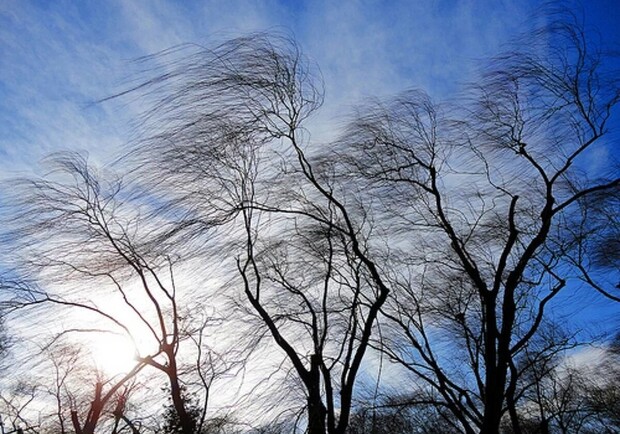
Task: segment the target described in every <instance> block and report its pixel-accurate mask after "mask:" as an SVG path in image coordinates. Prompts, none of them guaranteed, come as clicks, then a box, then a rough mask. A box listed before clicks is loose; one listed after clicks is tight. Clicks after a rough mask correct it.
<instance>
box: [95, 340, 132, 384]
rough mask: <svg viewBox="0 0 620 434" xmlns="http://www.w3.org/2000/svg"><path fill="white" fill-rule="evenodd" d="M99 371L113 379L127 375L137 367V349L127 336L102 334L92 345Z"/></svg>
mask: <svg viewBox="0 0 620 434" xmlns="http://www.w3.org/2000/svg"><path fill="white" fill-rule="evenodd" d="M89 346H90V350H91V354H92V357H93V359H94V363H95V365H96V366H97V369H98V370H100V371H102V372H104V373H105V374H107V375H109V376H111V377H113V376H117V375H123V374H127V373H128V372H129V371H131V369H132V368H133V367H134V366H135V365H136V363H137V361H136V357H135V356H136V347H135V346H134V344H133V343H132V342H131V340H130V339H129V338H127V337H125V336H122V335H118V334H115V333H100V334H98V335H97V337H95V338H93V339H92V341H91V343H90V345H89Z"/></svg>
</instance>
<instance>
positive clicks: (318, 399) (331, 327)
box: [131, 34, 388, 433]
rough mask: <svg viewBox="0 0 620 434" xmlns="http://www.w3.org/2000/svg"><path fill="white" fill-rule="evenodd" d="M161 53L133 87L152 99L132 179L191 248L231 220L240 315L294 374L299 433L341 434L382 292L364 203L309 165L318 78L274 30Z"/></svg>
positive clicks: (319, 100) (230, 242)
mask: <svg viewBox="0 0 620 434" xmlns="http://www.w3.org/2000/svg"><path fill="white" fill-rule="evenodd" d="M167 56H170V57H167ZM162 59H163V63H165V66H164V68H165V73H164V74H162V75H160V76H158V77H157V78H154V79H150V80H149V81H147V82H146V83H144V84H143V85H142V86H139V87H138V88H136V89H134V91H142V92H143V93H144V94H145V95H146V97H147V98H150V97H151V96H152V95H156V98H158V99H157V104H156V105H155V107H154V109H153V110H152V111H149V112H147V113H146V115H145V117H144V125H146V128H145V129H146V131H147V132H148V134H147V136H146V138H145V139H144V142H143V143H141V145H140V146H139V147H138V149H137V150H136V151H135V152H134V153H133V155H132V156H131V157H132V158H133V160H134V162H135V161H137V162H138V166H139V167H141V169H142V170H140V171H139V172H138V176H139V178H140V180H141V182H142V183H144V184H146V185H150V186H155V187H156V188H155V189H154V190H155V191H158V193H159V194H160V195H161V196H162V197H164V198H165V200H162V203H163V205H162V206H161V208H160V210H159V212H160V213H162V214H164V215H174V218H175V219H176V221H177V229H176V230H174V231H172V232H171V233H170V234H169V235H170V238H169V239H170V240H174V242H176V243H178V242H181V243H187V244H198V245H199V246H200V244H201V241H200V240H206V239H208V238H209V235H208V234H207V235H206V236H205V231H209V230H210V229H211V228H212V227H213V226H214V225H221V224H224V223H229V224H230V227H232V229H231V230H230V233H229V234H228V238H227V243H228V245H229V247H228V248H227V249H225V252H226V254H227V255H229V256H232V257H235V258H236V267H237V272H238V274H239V275H240V277H241V280H240V282H238V283H240V284H241V288H242V290H243V293H244V294H245V298H246V303H245V305H246V306H249V307H250V309H249V311H248V314H250V315H251V316H253V317H254V318H256V319H258V320H259V323H262V327H263V328H264V330H266V331H267V332H268V334H269V336H270V337H271V338H272V339H273V341H274V342H275V343H276V344H277V346H279V347H280V349H281V350H282V351H283V352H284V354H285V357H286V358H287V359H288V363H289V364H290V365H289V366H291V367H292V372H294V376H295V377H296V378H297V379H298V380H299V382H300V383H301V385H302V387H303V389H304V391H305V394H306V407H307V424H308V429H309V432H311V433H325V432H329V433H344V431H345V429H346V426H347V423H348V418H349V414H350V410H351V403H352V398H353V389H354V385H355V380H356V377H357V375H358V373H359V371H360V366H361V363H362V359H363V357H364V354H365V352H366V350H367V348H368V343H369V338H370V335H371V333H372V330H373V327H374V324H375V320H376V318H377V315H378V312H379V308H380V306H381V305H382V304H383V303H384V302H385V300H386V298H387V294H388V288H387V286H386V285H385V284H384V283H383V280H382V277H381V275H380V273H379V270H378V265H377V264H376V263H375V260H374V259H372V258H371V256H370V255H369V252H368V246H367V244H366V242H367V238H368V233H369V232H370V230H371V228H372V223H371V222H369V221H367V219H366V215H365V214H364V212H363V211H364V210H363V207H361V206H359V204H357V203H355V202H354V201H349V200H348V199H347V197H346V188H344V186H338V185H336V184H335V183H334V182H333V181H334V177H333V176H332V175H330V172H329V168H328V167H325V168H319V167H315V166H314V163H313V162H312V161H311V158H312V157H311V155H310V154H311V153H312V152H311V150H310V148H308V143H307V141H306V139H307V135H306V130H305V129H304V121H305V120H306V119H307V118H308V117H310V115H311V114H312V113H313V112H314V111H315V110H316V109H318V108H319V106H320V105H321V104H322V89H321V86H320V77H319V76H318V73H316V72H315V71H314V69H313V68H312V67H311V65H309V64H308V62H307V60H306V59H305V58H304V57H303V56H302V55H301V53H300V51H299V49H298V47H297V46H296V45H295V43H294V42H293V41H292V40H290V39H288V38H285V37H280V36H277V35H275V36H274V35H271V36H270V35H264V34H256V35H251V36H249V37H245V38H240V39H235V40H232V41H229V42H227V43H225V44H223V45H221V46H219V47H216V48H215V49H213V50H210V49H205V48H202V47H191V46H190V47H181V48H179V49H177V50H173V51H171V52H167V53H163V55H159V56H157V57H156V60H157V61H159V62H160V63H162ZM308 152H310V154H308ZM228 286H230V285H228Z"/></svg>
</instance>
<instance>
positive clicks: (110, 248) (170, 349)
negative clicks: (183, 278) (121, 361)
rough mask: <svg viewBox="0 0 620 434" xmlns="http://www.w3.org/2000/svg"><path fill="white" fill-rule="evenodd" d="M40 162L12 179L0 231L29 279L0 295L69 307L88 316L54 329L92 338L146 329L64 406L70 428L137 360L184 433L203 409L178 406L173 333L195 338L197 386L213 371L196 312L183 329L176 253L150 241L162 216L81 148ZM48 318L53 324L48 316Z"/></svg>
mask: <svg viewBox="0 0 620 434" xmlns="http://www.w3.org/2000/svg"><path fill="white" fill-rule="evenodd" d="M49 163H50V166H51V168H52V170H51V172H50V173H49V174H48V176H47V177H46V178H41V179H24V180H17V181H13V183H12V188H13V189H14V190H13V192H14V193H15V194H14V195H13V199H14V202H13V203H12V209H13V210H16V211H15V214H14V215H13V217H12V218H11V220H10V221H9V225H10V231H7V233H6V234H5V239H6V240H7V242H8V243H10V244H11V245H12V246H13V247H14V248H17V249H19V252H20V253H21V254H20V255H15V257H14V262H13V266H14V267H15V269H16V270H19V271H18V272H19V273H20V274H21V276H22V277H23V278H24V279H28V281H29V283H20V284H18V285H17V284H16V285H13V287H12V288H9V289H11V290H12V293H13V295H14V297H13V299H11V300H7V301H6V302H5V304H6V305H7V306H9V307H10V308H11V309H14V310H15V309H20V311H22V312H23V311H25V310H30V311H31V312H32V311H33V310H34V309H37V308H38V307H41V306H50V305H51V306H56V307H59V308H64V309H65V311H66V312H68V314H69V315H70V312H74V311H80V312H82V313H83V314H84V313H85V314H88V315H89V316H82V317H79V316H78V317H73V319H72V320H73V323H72V324H71V325H69V326H65V327H66V328H65V329H63V330H61V331H60V332H59V334H58V335H57V336H61V335H62V336H65V335H67V334H71V333H76V332H80V331H89V332H91V334H94V335H95V339H96V336H97V335H98V333H104V332H114V333H120V334H123V335H125V336H126V337H128V338H130V339H132V340H133V341H134V343H136V341H135V339H136V335H137V333H140V332H142V333H143V335H146V336H147V338H144V339H147V341H146V349H145V348H142V349H140V348H138V347H137V346H136V355H135V358H136V362H135V366H134V367H133V368H132V369H131V370H130V371H129V372H127V373H126V374H124V375H122V376H121V377H119V378H113V379H112V380H111V381H108V380H103V379H102V380H101V381H97V383H96V385H95V392H94V395H93V396H94V397H93V398H92V399H91V404H90V407H89V410H88V412H86V413H85V416H84V417H85V419H84V420H83V421H81V420H79V416H80V413H79V412H78V411H75V412H72V418H71V420H72V424H73V428H74V430H75V431H76V432H77V433H83V434H91V433H92V432H94V430H95V428H96V426H97V424H98V422H99V420H100V417H101V414H102V412H103V411H104V408H105V407H106V406H107V405H112V404H113V401H114V400H116V398H117V397H118V396H119V393H120V392H121V391H122V390H124V388H125V386H126V385H127V382H128V381H130V380H132V379H133V378H134V377H135V376H136V375H137V374H138V373H139V372H140V371H141V370H142V369H143V368H144V367H146V366H149V367H152V368H155V369H156V370H157V371H159V372H161V373H162V374H164V375H165V377H166V378H167V381H168V386H169V393H170V397H171V400H172V403H173V406H174V411H175V412H176V413H177V415H178V417H179V420H180V421H181V426H182V432H184V433H193V432H194V429H195V425H196V423H202V421H203V420H204V413H203V414H202V416H201V419H200V420H193V419H192V418H191V417H190V415H189V414H188V413H187V409H186V407H185V405H184V402H185V401H184V397H183V388H184V386H183V381H184V379H183V378H181V374H182V373H183V372H185V373H186V367H185V364H186V363H190V364H192V363H193V362H188V361H186V360H184V359H182V358H181V357H180V353H182V352H181V350H180V347H181V344H182V342H185V345H186V346H188V347H191V345H190V342H192V341H191V339H194V345H197V346H198V347H199V349H198V351H199V353H198V358H197V360H196V364H194V365H192V366H194V367H195V368H196V366H197V368H196V369H193V370H192V369H190V370H191V371H192V372H193V374H195V375H197V376H198V377H199V378H200V383H201V385H202V386H201V387H202V389H203V390H205V391H208V389H209V386H210V381H211V380H212V377H210V375H212V374H213V375H214V374H215V371H214V370H212V372H205V370H204V369H205V363H206V362H207V363H208V362H209V360H208V359H205V352H207V349H206V347H205V346H204V345H203V342H202V335H203V333H204V330H205V328H206V326H207V323H206V322H204V321H203V323H204V324H203V325H202V327H199V330H198V332H197V334H193V333H192V332H191V330H190V328H189V327H190V326H191V327H192V328H194V329H195V328H196V324H190V322H189V321H188V320H187V318H188V317H187V315H186V314H187V312H186V310H185V308H184V307H183V306H180V305H179V303H180V300H181V299H182V296H181V295H180V294H179V293H180V291H179V290H178V284H177V281H176V280H175V279H176V276H175V273H174V269H175V258H174V256H172V255H173V254H172V253H171V252H170V251H167V250H166V249H165V247H163V246H161V245H158V244H157V242H156V241H155V240H156V235H157V233H158V230H159V229H160V228H162V227H164V226H165V225H164V223H165V222H162V220H154V219H150V220H149V221H148V224H147V222H145V219H144V218H143V217H142V214H141V213H143V212H144V208H145V207H146V206H147V205H148V204H145V203H142V204H138V203H136V202H132V201H131V198H130V196H129V195H128V193H126V192H125V190H124V188H123V187H124V185H123V181H122V179H120V178H116V177H113V176H112V175H110V176H109V178H108V179H106V178H105V176H104V174H103V173H99V172H97V170H96V169H94V168H93V167H92V166H90V165H89V164H88V163H87V161H86V159H85V158H84V157H83V156H81V155H78V154H62V155H56V156H53V157H51V158H50V161H49ZM158 225H159V226H158ZM25 281H26V280H23V281H22V282H25ZM5 286H6V285H5ZM42 287H46V288H47V289H45V290H43V289H39V288H42ZM94 288H96V289H94ZM194 290H199V288H194ZM196 312H199V311H196ZM39 313H40V312H39ZM22 321H23V319H22ZM102 321H103V322H102ZM49 322H50V324H52V325H53V324H54V321H53V319H52V318H49ZM139 351H142V352H147V353H146V354H144V353H142V354H141V353H140V352H139ZM207 357H211V356H210V355H208V354H207ZM190 368H191V367H190ZM212 369H219V368H215V365H214V366H213V367H212ZM184 377H185V378H188V379H189V377H188V376H187V375H184ZM207 398H208V396H207V395H205V396H204V399H205V402H204V403H203V404H204V408H205V411H206V399H207Z"/></svg>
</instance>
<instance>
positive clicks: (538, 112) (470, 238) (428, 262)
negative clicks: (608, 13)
mask: <svg viewBox="0 0 620 434" xmlns="http://www.w3.org/2000/svg"><path fill="white" fill-rule="evenodd" d="M562 18H563V21H553V22H552V23H551V24H549V25H548V26H546V27H545V28H544V29H542V30H541V31H539V32H537V33H535V34H534V35H533V36H532V38H531V39H527V43H523V41H520V44H522V46H523V47H525V48H521V47H517V49H516V50H515V51H510V52H507V53H506V54H503V55H500V56H497V57H496V58H495V59H493V61H492V62H491V63H490V65H489V66H488V67H487V68H486V69H484V70H483V73H482V76H481V78H480V80H479V81H478V82H477V83H476V84H475V85H473V86H472V88H471V89H470V91H469V92H468V93H467V94H466V95H465V97H464V98H463V99H461V100H459V101H451V104H450V105H440V104H436V103H433V102H432V101H431V99H430V98H429V97H428V96H426V95H425V94H424V93H422V92H418V91H416V92H409V93H405V94H403V95H401V96H400V97H398V98H397V99H396V100H394V101H391V102H388V103H381V102H377V103H374V104H369V106H368V107H366V108H365V109H363V110H361V111H360V113H359V115H358V116H357V118H356V119H355V120H354V122H353V123H352V125H351V126H350V128H349V129H348V130H347V131H346V133H345V134H344V136H343V139H342V143H341V146H340V148H339V154H338V155H339V159H340V161H342V162H343V163H342V164H343V166H344V169H342V170H341V171H340V172H342V173H346V174H348V175H349V177H350V179H352V181H351V182H352V183H354V184H356V185H363V186H365V187H366V188H367V190H366V191H367V192H368V196H367V197H366V199H365V202H366V203H376V204H378V205H377V206H376V209H379V210H380V211H379V215H381V216H382V217H381V218H379V217H375V221H376V222H379V221H380V222H381V228H377V232H378V233H383V234H385V237H386V239H387V240H388V241H386V244H387V245H389V246H390V247H391V251H392V258H393V259H392V261H391V263H390V265H391V267H392V269H393V270H394V272H393V276H394V277H393V278H391V279H389V282H390V286H391V288H392V297H391V299H390V301H389V302H388V304H387V305H386V306H385V308H384V309H383V313H384V315H385V317H386V318H387V319H389V322H388V323H391V327H392V328H393V329H392V333H391V336H392V338H389V339H387V340H386V341H384V342H383V343H381V345H382V346H383V348H384V349H386V351H387V354H389V356H390V357H391V359H392V360H393V361H395V362H397V363H399V364H401V365H402V366H404V367H405V368H406V369H408V370H409V371H410V372H412V373H413V374H415V376H416V377H417V378H418V380H419V381H421V382H422V384H424V385H425V387H426V388H428V389H430V390H432V391H433V392H434V393H436V394H438V395H439V396H440V398H441V399H440V401H439V402H438V405H442V406H445V407H446V408H449V409H450V410H451V411H452V413H453V414H454V416H455V417H456V418H457V419H458V420H459V422H460V424H461V425H462V427H463V429H464V430H465V432H470V433H473V432H482V433H495V432H498V429H499V426H500V421H501V420H502V417H503V415H504V414H505V413H508V414H509V416H510V418H511V420H512V424H513V429H514V432H521V431H520V427H519V422H518V417H517V415H516V410H515V409H516V407H517V403H516V402H515V400H516V399H517V398H518V393H519V389H520V387H521V386H520V384H519V382H520V379H521V378H522V376H523V372H521V370H520V367H519V366H518V364H517V362H518V360H519V359H520V358H522V355H523V354H525V353H526V352H527V351H528V350H533V348H532V342H533V341H534V340H535V337H536V335H537V333H538V332H539V330H540V328H541V324H543V322H544V319H545V318H546V313H547V310H546V308H547V307H548V305H549V304H550V303H551V302H552V300H553V299H555V298H556V296H557V295H558V294H560V293H561V292H562V290H563V289H564V288H565V287H566V286H567V282H570V281H575V280H577V279H583V280H584V281H585V282H587V283H588V284H589V285H590V286H591V287H593V288H594V289H596V290H598V291H599V292H602V293H604V294H607V295H608V296H610V295H611V294H615V292H617V291H616V290H615V289H614V287H613V285H614V284H615V282H613V281H611V280H610V279H609V277H610V276H611V277H612V279H613V278H615V277H617V274H614V273H611V274H608V275H601V274H600V273H599V274H598V275H597V276H596V277H599V278H600V277H602V280H599V281H598V283H596V282H597V280H596V279H595V278H594V274H593V273H588V270H594V268H591V267H592V265H593V261H591V259H592V258H593V257H594V256H593V253H594V251H593V245H594V244H596V240H600V239H601V238H602V237H605V236H608V235H609V233H610V231H611V230H612V229H610V227H609V226H607V223H606V222H608V221H609V220H617V210H616V211H611V212H610V211H609V208H608V209H607V211H608V212H607V213H600V212H599V211H601V210H604V208H605V207H604V206H600V207H595V206H591V203H592V201H594V199H595V198H596V200H601V201H602V202H603V203H605V204H607V206H608V205H609V204H611V203H615V201H617V198H618V194H619V187H620V179H619V178H618V174H617V172H615V169H616V168H617V166H616V165H615V164H617V163H614V160H613V157H611V158H609V160H608V161H597V164H599V167H598V170H596V172H595V173H594V175H593V176H592V175H588V174H587V173H586V170H585V165H586V164H588V163H587V161H588V159H589V158H591V157H592V156H593V155H594V153H595V152H596V149H603V150H604V149H606V146H607V145H606V141H605V135H606V133H607V131H608V121H609V119H610V117H611V116H612V109H613V108H614V107H615V105H616V104H617V102H618V100H619V98H620V92H619V81H618V75H615V74H614V72H613V71H610V70H606V69H605V66H604V64H602V63H601V62H602V61H603V58H602V52H601V51H600V50H599V49H598V48H597V47H594V48H593V47H591V46H589V45H588V39H587V37H586V35H585V33H584V31H583V30H582V28H580V27H579V26H578V25H577V24H575V22H574V21H571V20H574V17H572V16H568V17H566V16H563V17H562ZM567 18H568V20H566V19H567ZM548 44H551V46H552V47H553V48H550V46H549V45H548ZM593 234H599V235H600V236H601V237H597V238H594V239H593ZM610 247H612V246H610ZM614 255H615V254H611V253H610V254H608V255H606V257H607V258H612V257H614ZM614 291H615V292H614ZM614 297H615V296H612V297H611V298H614Z"/></svg>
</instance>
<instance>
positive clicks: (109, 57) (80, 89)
mask: <svg viewBox="0 0 620 434" xmlns="http://www.w3.org/2000/svg"><path fill="white" fill-rule="evenodd" d="M587 3H588V5H587V6H585V7H584V6H581V7H580V8H581V10H583V11H584V13H585V15H586V19H587V21H588V23H591V24H594V25H596V26H598V27H599V28H600V31H601V33H602V34H603V35H604V37H605V39H613V40H617V41H620V36H619V33H618V30H617V29H616V28H615V27H616V26H615V24H616V23H618V22H620V2H618V1H615V0H598V1H597V0H595V1H591V2H587ZM539 4H540V2H532V1H530V2H527V1H523V0H478V1H474V0H469V1H467V0H465V1H460V0H428V1H406V0H400V1H342V2H340V1H338V2H337V1H327V0H322V1H299V2H297V1H284V0H281V1H278V0H265V1H249V0H248V1H241V0H239V1H237V0H233V1H162V0H149V1H146V0H144V1H142V0H140V1H138V0H107V1H69V0H58V1H27V0H3V1H2V2H0V125H1V127H0V175H2V177H6V176H8V175H10V174H11V173H14V172H15V171H32V170H36V167H37V162H38V161H39V160H40V159H41V158H42V157H44V156H45V155H46V154H48V153H50V152H54V151H58V150H61V149H81V150H88V151H89V152H90V153H91V155H92V156H93V157H94V158H97V159H102V160H103V161H104V162H105V161H106V159H109V158H110V156H111V155H114V154H115V153H118V152H121V151H122V149H123V146H124V144H125V143H126V142H127V140H128V137H129V127H130V123H131V121H132V119H134V118H135V116H136V114H137V112H138V111H139V110H140V108H139V107H136V106H134V105H132V104H131V103H127V102H126V101H125V102H124V103H123V104H122V105H121V103H120V102H111V103H106V104H102V105H98V104H94V105H93V104H91V103H92V102H93V101H96V100H99V99H101V98H104V97H106V96H109V95H111V94H114V93H115V92H118V91H120V90H122V89H123V88H124V87H123V84H124V83H126V82H127V80H128V79H129V78H131V71H132V63H131V60H132V59H135V58H137V57H139V56H143V55H147V54H151V53H154V52H157V51H159V50H162V49H165V48H168V47H171V46H173V45H176V44H180V43H184V42H197V43H203V44H211V43H215V42H218V41H222V40H224V39H227V38H230V37H234V36H238V35H241V34H245V33H248V32H251V31H258V30H276V31H283V32H287V33H290V34H292V35H294V36H295V37H296V38H297V40H298V41H299V43H300V45H301V46H302V48H303V49H304V51H305V53H306V54H307V55H308V56H309V57H310V58H311V59H312V60H314V61H315V62H317V63H318V64H319V66H320V68H321V70H322V72H323V75H324V77H325V83H326V97H327V98H326V106H325V109H324V110H323V112H322V113H323V115H322V117H319V119H318V121H317V122H316V131H315V134H319V135H323V134H326V135H329V134H330V133H331V131H333V129H334V123H333V122H330V121H332V120H334V119H336V120H338V119H341V118H343V117H344V116H345V115H346V113H347V112H348V111H349V110H350V108H351V106H352V105H353V104H355V103H356V102H357V101H359V100H360V99H361V98H364V97H368V96H385V95H390V94H394V93H396V92H399V91H402V90H404V89H407V88H422V89H425V90H427V91H428V92H429V93H431V95H433V96H435V97H438V98H441V97H444V96H447V95H449V94H450V93H453V92H455V91H457V90H458V88H459V83H460V82H463V81H467V80H468V79H471V78H472V75H471V74H472V71H473V68H474V66H475V60H476V59H480V58H482V57H485V56H488V55H491V54H493V53H494V52H496V51H497V50H498V49H499V47H500V46H501V45H502V44H503V43H506V42H507V41H509V39H510V38H511V37H512V36H514V35H515V34H516V33H517V32H519V31H523V30H527V28H528V27H529V26H531V25H532V23H531V21H529V19H528V18H529V16H530V15H531V13H532V12H533V11H534V10H535V9H536V8H537V7H539Z"/></svg>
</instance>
